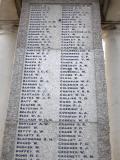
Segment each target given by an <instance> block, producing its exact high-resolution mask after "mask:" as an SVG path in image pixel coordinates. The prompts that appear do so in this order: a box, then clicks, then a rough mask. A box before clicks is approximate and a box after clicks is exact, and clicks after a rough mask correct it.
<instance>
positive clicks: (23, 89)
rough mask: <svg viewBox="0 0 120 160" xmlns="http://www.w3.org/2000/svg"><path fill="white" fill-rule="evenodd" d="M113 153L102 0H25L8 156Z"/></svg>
mask: <svg viewBox="0 0 120 160" xmlns="http://www.w3.org/2000/svg"><path fill="white" fill-rule="evenodd" d="M41 159H42V160H48V159H49V160H78V159H79V160H84V159H87V160H110V159H111V156H110V144H109V123H108V113H107V101H106V84H105V76H104V59H103V50H102V43H101V27H100V14H99V3H98V1H97V0H60V1H59V0H24V1H23V7H22V14H21V20H20V27H19V33H18V41H17V49H16V60H15V64H14V71H13V80H12V84H11V93H10V100H9V108H8V115H7V119H6V128H5V134H4V142H3V152H2V160H41Z"/></svg>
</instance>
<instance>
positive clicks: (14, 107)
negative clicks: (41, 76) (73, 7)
mask: <svg viewBox="0 0 120 160" xmlns="http://www.w3.org/2000/svg"><path fill="white" fill-rule="evenodd" d="M30 3H51V4H53V3H56V4H57V3H61V4H62V3H64V4H65V3H71V4H75V3H80V4H86V3H89V4H92V20H93V22H92V23H93V44H94V45H93V50H94V56H95V78H96V102H97V116H98V124H97V125H98V155H99V158H98V160H111V151H110V143H109V121H108V111H107V93H106V82H105V69H104V58H103V50H102V38H101V34H100V33H101V26H100V24H101V21H100V13H99V3H98V0H23V7H22V11H21V19H20V26H19V31H18V38H17V49H16V58H15V64H14V70H13V78H12V83H11V92H10V99H9V107H8V113H7V118H6V125H5V132H4V140H3V148H2V157H1V160H13V159H14V147H15V138H16V130H17V123H18V110H19V101H20V91H21V84H22V83H21V82H22V73H23V64H24V54H25V48H26V42H27V28H28V20H29V4H30Z"/></svg>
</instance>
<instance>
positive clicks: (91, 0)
mask: <svg viewBox="0 0 120 160" xmlns="http://www.w3.org/2000/svg"><path fill="white" fill-rule="evenodd" d="M26 2H27V3H34V4H35V3H43V4H45V3H51V4H53V3H54V4H65V3H72V4H75V3H80V4H81V3H82V4H89V3H98V2H99V1H98V0H23V3H26Z"/></svg>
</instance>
